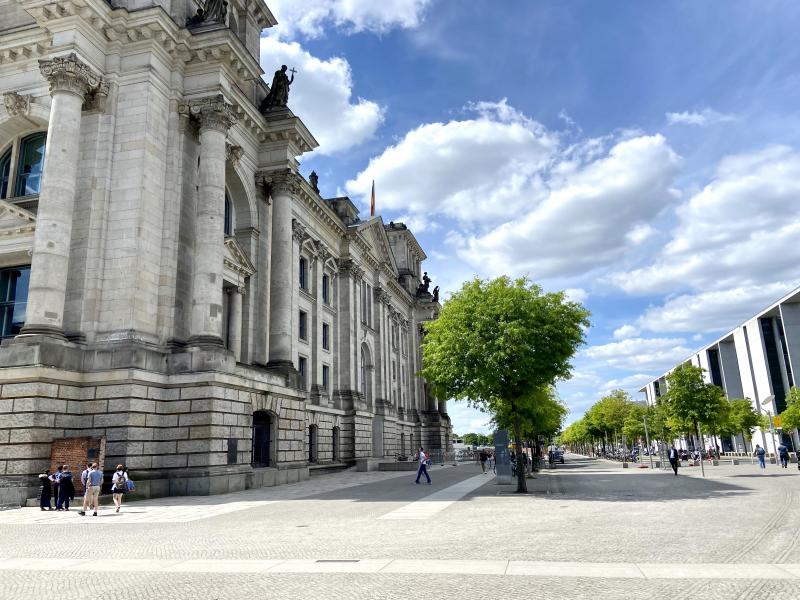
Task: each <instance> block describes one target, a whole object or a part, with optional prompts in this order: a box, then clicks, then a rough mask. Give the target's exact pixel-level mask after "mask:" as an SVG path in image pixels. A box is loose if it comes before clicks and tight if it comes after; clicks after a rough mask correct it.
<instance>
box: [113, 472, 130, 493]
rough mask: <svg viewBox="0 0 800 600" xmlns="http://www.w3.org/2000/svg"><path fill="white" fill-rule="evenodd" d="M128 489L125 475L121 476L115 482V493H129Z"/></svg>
mask: <svg viewBox="0 0 800 600" xmlns="http://www.w3.org/2000/svg"><path fill="white" fill-rule="evenodd" d="M127 489H128V486H127V485H126V484H125V475H120V476H119V477H117V480H116V481H115V482H114V493H115V494H121V493H122V492H125V491H127Z"/></svg>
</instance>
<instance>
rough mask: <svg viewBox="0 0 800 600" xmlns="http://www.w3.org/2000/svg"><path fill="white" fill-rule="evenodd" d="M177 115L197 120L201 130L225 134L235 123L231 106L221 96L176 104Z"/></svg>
mask: <svg viewBox="0 0 800 600" xmlns="http://www.w3.org/2000/svg"><path fill="white" fill-rule="evenodd" d="M178 113H179V114H182V115H188V116H190V117H194V118H195V119H197V120H198V121H199V123H200V129H201V130H203V129H215V130H216V131H221V132H222V133H226V132H227V131H228V129H230V128H231V127H232V126H233V125H235V124H236V121H237V119H236V115H235V114H234V113H233V106H232V105H230V104H228V103H227V102H225V99H224V98H223V97H222V94H218V95H216V96H207V97H205V98H198V99H196V100H188V101H186V102H181V103H180V104H178Z"/></svg>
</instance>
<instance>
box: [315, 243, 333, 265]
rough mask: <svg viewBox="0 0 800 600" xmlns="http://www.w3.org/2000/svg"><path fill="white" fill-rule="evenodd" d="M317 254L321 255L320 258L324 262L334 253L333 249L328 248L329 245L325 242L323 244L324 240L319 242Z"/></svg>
mask: <svg viewBox="0 0 800 600" xmlns="http://www.w3.org/2000/svg"><path fill="white" fill-rule="evenodd" d="M317 256H319V259H320V260H321V261H322V262H325V261H327V260H328V259H329V258H331V256H332V255H331V251H330V250H328V247H327V246H326V245H325V244H323V243H322V242H317Z"/></svg>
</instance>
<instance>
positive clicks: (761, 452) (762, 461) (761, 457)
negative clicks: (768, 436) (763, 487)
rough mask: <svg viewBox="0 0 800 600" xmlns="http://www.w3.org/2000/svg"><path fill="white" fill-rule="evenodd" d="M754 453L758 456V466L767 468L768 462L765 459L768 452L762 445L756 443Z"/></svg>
mask: <svg viewBox="0 0 800 600" xmlns="http://www.w3.org/2000/svg"><path fill="white" fill-rule="evenodd" d="M753 454H755V455H756V457H757V458H758V466H759V467H761V468H762V469H766V468H767V463H766V460H765V456H766V454H767V452H766V451H765V450H764V449H763V448H762V447H761V446H759V445H758V444H756V450H755V452H753Z"/></svg>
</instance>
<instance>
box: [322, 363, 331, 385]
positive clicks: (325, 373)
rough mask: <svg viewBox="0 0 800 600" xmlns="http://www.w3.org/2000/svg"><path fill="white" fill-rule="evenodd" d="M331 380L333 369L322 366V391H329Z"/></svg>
mask: <svg viewBox="0 0 800 600" xmlns="http://www.w3.org/2000/svg"><path fill="white" fill-rule="evenodd" d="M330 380H331V368H330V367H329V366H328V365H322V389H323V390H327V389H328V386H329V385H330Z"/></svg>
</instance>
